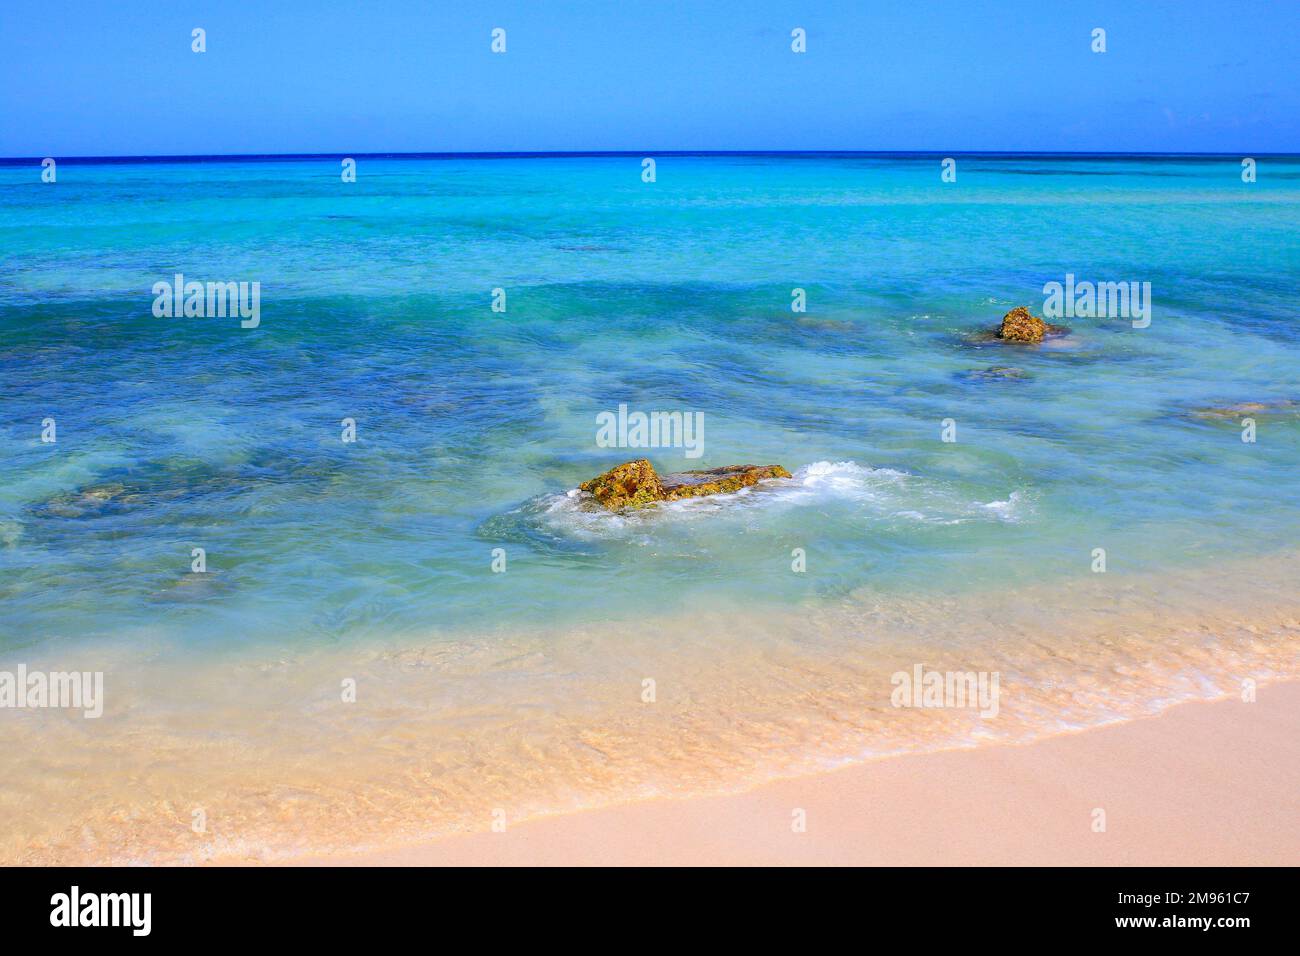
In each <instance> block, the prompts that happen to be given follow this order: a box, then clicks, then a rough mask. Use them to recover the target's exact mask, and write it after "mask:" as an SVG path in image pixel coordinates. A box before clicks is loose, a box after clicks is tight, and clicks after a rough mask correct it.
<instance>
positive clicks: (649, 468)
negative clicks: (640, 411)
mask: <svg viewBox="0 0 1300 956" xmlns="http://www.w3.org/2000/svg"><path fill="white" fill-rule="evenodd" d="M789 477H790V472H788V471H786V470H785V469H784V468H782V467H781V466H780V465H726V466H724V467H722V468H711V469H708V470H705V471H683V472H678V473H676V474H671V475H666V476H664V477H663V478H660V477H659V475H658V474H657V473H656V472H655V469H654V466H653V465H651V464H650V462H649V461H648V460H647V459H645V458H637V459H635V460H634V461H628V462H624V463H623V464H621V465H618V466H616V467H614V468H611V469H610V470H609V471H607V472H605V473H604V474H603V475H598V476H597V477H595V478H592V479H591V480H590V481H584V482H583V483H582V484H581V485H579V486H578V487H579V488H580V489H581V490H583V491H585V492H587V493H588V494H590V495H591V496H592V497H594V498H595V499H596V501H598V502H599V503H600V504H602V505H604V506H605V507H606V508H608V509H609V510H610V511H623V510H624V509H627V508H644V507H645V506H646V505H650V504H654V503H655V502H658V501H677V500H679V499H682V498H702V497H705V496H706V495H725V494H730V493H731V492H735V491H739V490H740V489H742V488H748V487H750V486H751V485H756V484H758V483H759V482H760V481H763V480H764V479H767V478H789Z"/></svg>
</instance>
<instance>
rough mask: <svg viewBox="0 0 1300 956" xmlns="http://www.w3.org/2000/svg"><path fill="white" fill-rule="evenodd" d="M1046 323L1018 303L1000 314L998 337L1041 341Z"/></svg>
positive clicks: (1014, 340) (1020, 340)
mask: <svg viewBox="0 0 1300 956" xmlns="http://www.w3.org/2000/svg"><path fill="white" fill-rule="evenodd" d="M1047 329H1048V325H1047V323H1046V322H1044V321H1043V320H1042V319H1040V318H1039V317H1038V316H1036V315H1031V314H1030V312H1029V310H1028V309H1027V308H1025V307H1024V306H1023V305H1018V306H1016V307H1015V308H1014V309H1012V310H1011V311H1010V312H1008V313H1007V314H1006V315H1004V316H1002V326H1001V327H1000V328H999V329H998V338H1000V339H1007V340H1009V341H1011V342H1041V341H1043V336H1044V335H1046V334H1047Z"/></svg>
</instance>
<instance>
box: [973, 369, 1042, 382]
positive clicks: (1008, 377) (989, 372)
mask: <svg viewBox="0 0 1300 956" xmlns="http://www.w3.org/2000/svg"><path fill="white" fill-rule="evenodd" d="M964 377H965V378H967V379H968V380H970V381H973V382H1008V381H1020V380H1022V379H1027V378H1030V377H1031V376H1030V374H1029V373H1028V372H1026V371H1025V370H1024V369H1022V368H1015V367H1013V366H1009V365H991V366H989V367H988V368H973V369H971V370H970V371H968V372H966V374H965V376H964Z"/></svg>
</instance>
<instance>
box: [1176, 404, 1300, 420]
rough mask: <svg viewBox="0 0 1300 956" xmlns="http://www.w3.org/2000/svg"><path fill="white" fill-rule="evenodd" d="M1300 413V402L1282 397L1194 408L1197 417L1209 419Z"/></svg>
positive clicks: (1194, 414)
mask: <svg viewBox="0 0 1300 956" xmlns="http://www.w3.org/2000/svg"><path fill="white" fill-rule="evenodd" d="M1297 413H1300V402H1293V401H1291V400H1290V399H1280V400H1278V401H1275V402H1238V403H1237V404H1235V405H1211V406H1207V407H1205V408H1196V409H1193V410H1192V415H1193V416H1195V417H1196V418H1203V419H1207V420H1209V421H1234V420H1236V419H1238V418H1248V417H1254V416H1258V415H1286V414H1297Z"/></svg>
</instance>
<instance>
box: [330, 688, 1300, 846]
mask: <svg viewBox="0 0 1300 956" xmlns="http://www.w3.org/2000/svg"><path fill="white" fill-rule="evenodd" d="M1298 730H1300V682H1296V681H1288V682H1283V683H1276V684H1272V685H1265V686H1261V687H1260V688H1259V690H1258V698H1257V700H1256V701H1255V702H1253V703H1246V702H1243V701H1242V700H1241V699H1240V698H1226V699H1222V700H1218V701H1213V702H1193V703H1186V704H1180V705H1176V706H1174V707H1172V708H1170V709H1168V710H1166V711H1165V712H1163V713H1162V714H1160V715H1159V716H1156V717H1150V718H1144V719H1139V720H1134V721H1128V722H1124V723H1119V724H1112V725H1108V726H1104V727H1099V728H1095V729H1091V730H1087V731H1082V732H1078V733H1070V734H1064V735H1060V736H1056V737H1051V738H1047V739H1043V740H1039V741H1037V742H1034V743H1031V744H1025V745H988V746H982V747H978V748H973V749H967V750H951V751H943V752H938V753H926V754H914V755H903V756H898V757H890V758H883V759H880V760H875V761H870V762H868V763H864V764H859V765H856V766H852V767H847V768H844V769H841V770H836V771H832V772H828V773H821V774H815V775H811V776H806V777H800V778H796V779H789V780H781V781H777V782H775V783H770V784H767V785H764V786H761V787H758V788H756V789H754V790H751V791H749V792H746V793H741V794H733V795H726V796H717V797H696V798H689V799H680V800H674V799H660V800H651V801H645V802H640V803H632V804H625V805H621V806H616V807H609V808H604V809H599V810H590V811H584V812H579V813H572V814H565V815H559V816H552V817H546V818H542V819H534V820H530V821H527V822H523V823H520V824H518V825H510V824H509V822H508V821H507V825H506V829H505V831H504V832H491V831H488V832H482V833H475V834H470V835H464V836H453V837H447V838H443V839H440V840H436V841H432V842H428V843H425V844H421V845H416V846H411V847H407V848H404V849H400V850H390V851H384V852H378V853H369V854H351V855H343V856H334V857H318V858H313V859H310V860H309V861H308V862H310V863H315V864H323V865H338V864H363V865H413V866H414V865H439V866H440V865H498V864H513V865H619V866H622V865H627V866H661V865H720V864H739V865H772V864H778V865H779V864H795V865H816V864H829V865H853V864H866V865H876V864H883V865H954V866H965V865H979V864H983V865H1016V864H1028V865H1034V864H1038V865H1085V866H1086V865H1265V864H1271V865H1296V864H1297V863H1300V733H1297V731H1298ZM1097 809H1101V810H1104V811H1105V831H1104V832H1094V820H1095V819H1096V816H1095V813H1094V811H1095V810H1097ZM796 810H803V811H804V812H805V814H806V822H807V829H806V831H805V832H802V833H799V832H794V827H793V826H792V823H793V820H794V813H795V811H796Z"/></svg>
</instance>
